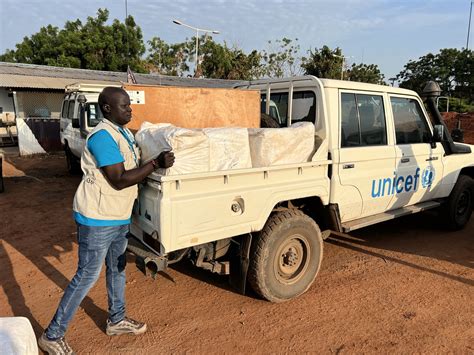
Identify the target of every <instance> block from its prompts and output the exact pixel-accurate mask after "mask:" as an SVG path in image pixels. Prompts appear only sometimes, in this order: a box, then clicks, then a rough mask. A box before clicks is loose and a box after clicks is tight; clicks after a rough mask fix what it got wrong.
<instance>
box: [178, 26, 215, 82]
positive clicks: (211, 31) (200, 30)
mask: <svg viewBox="0 0 474 355" xmlns="http://www.w3.org/2000/svg"><path fill="white" fill-rule="evenodd" d="M173 23H175V24H177V25H180V26H184V27H187V28H190V29H192V30H194V31H196V51H195V52H196V68H195V69H194V74H195V75H196V73H197V70H198V67H199V57H198V53H199V32H204V33H214V34H216V35H217V34H219V31H216V30H205V29H202V28H197V27H194V26H190V25H187V24H185V23H184V22H181V21H179V20H173Z"/></svg>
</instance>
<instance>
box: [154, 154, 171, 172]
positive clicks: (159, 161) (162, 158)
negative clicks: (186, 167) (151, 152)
mask: <svg viewBox="0 0 474 355" xmlns="http://www.w3.org/2000/svg"><path fill="white" fill-rule="evenodd" d="M155 162H156V165H157V166H158V167H159V168H163V169H168V168H171V167H172V166H173V164H174V153H173V152H161V153H160V155H158V158H156V159H155Z"/></svg>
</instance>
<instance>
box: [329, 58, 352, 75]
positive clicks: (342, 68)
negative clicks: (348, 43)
mask: <svg viewBox="0 0 474 355" xmlns="http://www.w3.org/2000/svg"><path fill="white" fill-rule="evenodd" d="M332 56H333V57H337V58H341V60H342V63H341V80H344V62H345V60H346V58H353V56H350V57H345V56H344V55H338V54H334V53H332Z"/></svg>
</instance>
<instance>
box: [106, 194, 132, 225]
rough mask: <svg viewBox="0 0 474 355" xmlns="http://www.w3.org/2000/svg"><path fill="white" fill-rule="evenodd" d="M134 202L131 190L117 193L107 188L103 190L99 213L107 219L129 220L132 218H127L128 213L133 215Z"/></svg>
mask: <svg viewBox="0 0 474 355" xmlns="http://www.w3.org/2000/svg"><path fill="white" fill-rule="evenodd" d="M133 200H134V198H132V193H131V191H130V190H129V189H124V190H121V191H117V190H114V189H112V188H107V187H106V188H101V190H100V199H99V213H100V214H101V215H103V216H107V217H120V219H126V218H129V217H130V216H127V213H131V209H132V205H133ZM124 216H125V217H124Z"/></svg>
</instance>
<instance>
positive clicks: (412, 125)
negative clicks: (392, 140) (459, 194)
mask: <svg viewBox="0 0 474 355" xmlns="http://www.w3.org/2000/svg"><path fill="white" fill-rule="evenodd" d="M390 102H391V104H392V112H393V120H394V123H395V135H396V140H397V144H416V143H429V142H430V136H431V134H430V130H429V127H428V123H427V122H426V120H425V119H424V118H423V117H424V115H423V111H422V110H421V107H420V105H419V103H418V102H417V101H416V100H415V99H410V98H402V97H391V98H390Z"/></svg>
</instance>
